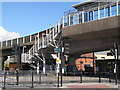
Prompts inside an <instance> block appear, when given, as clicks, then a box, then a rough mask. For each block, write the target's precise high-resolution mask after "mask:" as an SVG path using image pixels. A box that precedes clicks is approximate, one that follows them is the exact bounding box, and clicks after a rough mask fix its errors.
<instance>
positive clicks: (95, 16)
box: [94, 10, 98, 20]
mask: <svg viewBox="0 0 120 90" xmlns="http://www.w3.org/2000/svg"><path fill="white" fill-rule="evenodd" d="M97 19H98V10H95V11H94V20H97Z"/></svg>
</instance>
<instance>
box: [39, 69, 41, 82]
mask: <svg viewBox="0 0 120 90" xmlns="http://www.w3.org/2000/svg"><path fill="white" fill-rule="evenodd" d="M39 84H41V71H40V73H39Z"/></svg>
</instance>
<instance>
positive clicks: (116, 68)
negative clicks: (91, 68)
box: [114, 43, 119, 85]
mask: <svg viewBox="0 0 120 90" xmlns="http://www.w3.org/2000/svg"><path fill="white" fill-rule="evenodd" d="M114 48H115V55H114V56H115V68H114V73H115V84H116V85H117V83H118V81H117V79H118V75H117V74H118V73H117V72H118V71H117V70H118V67H117V62H118V58H119V52H118V51H119V50H118V49H119V46H118V44H116V43H114Z"/></svg>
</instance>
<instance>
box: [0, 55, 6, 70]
mask: <svg viewBox="0 0 120 90" xmlns="http://www.w3.org/2000/svg"><path fill="white" fill-rule="evenodd" d="M6 60H7V56H0V72H1V71H2V70H4V61H6Z"/></svg>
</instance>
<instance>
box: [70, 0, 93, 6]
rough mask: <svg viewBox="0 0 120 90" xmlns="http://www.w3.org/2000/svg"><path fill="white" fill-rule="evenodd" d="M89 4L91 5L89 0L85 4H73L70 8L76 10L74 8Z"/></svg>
mask: <svg viewBox="0 0 120 90" xmlns="http://www.w3.org/2000/svg"><path fill="white" fill-rule="evenodd" d="M90 3H92V1H91V0H89V1H86V2H83V3H78V4H75V5H72V7H74V8H76V7H78V6H84V5H86V4H90Z"/></svg>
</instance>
